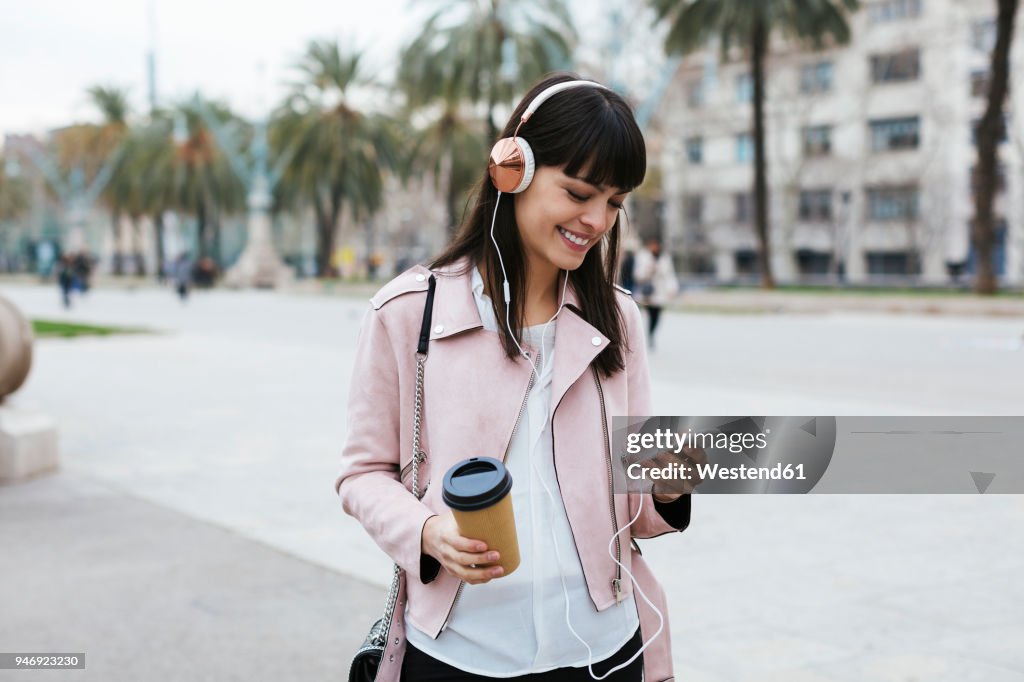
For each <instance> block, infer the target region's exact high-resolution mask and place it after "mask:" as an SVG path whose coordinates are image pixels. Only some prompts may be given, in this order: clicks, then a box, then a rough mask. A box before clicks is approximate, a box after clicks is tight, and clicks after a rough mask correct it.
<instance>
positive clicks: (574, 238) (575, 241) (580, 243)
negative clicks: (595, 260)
mask: <svg viewBox="0 0 1024 682" xmlns="http://www.w3.org/2000/svg"><path fill="white" fill-rule="evenodd" d="M558 232H559V233H560V234H561V235H562V236H563V237H565V238H566V239H568V240H569V241H571V242H572V243H573V244H576V245H577V246H586V245H587V244H589V243H590V241H591V240H589V239H583V238H582V237H577V236H576V235H575V234H573V233H572V232H570V231H569V230H567V229H565V228H564V227H559V228H558Z"/></svg>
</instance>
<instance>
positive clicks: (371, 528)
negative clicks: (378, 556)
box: [334, 307, 440, 582]
mask: <svg viewBox="0 0 1024 682" xmlns="http://www.w3.org/2000/svg"><path fill="white" fill-rule="evenodd" d="M410 352H413V349H410ZM398 367H399V364H398V360H397V358H396V357H395V346H394V345H393V344H392V342H391V339H390V338H389V335H388V330H387V327H386V326H385V324H384V321H383V319H382V317H381V312H380V311H379V310H375V309H373V308H372V307H371V308H370V310H369V311H368V312H367V313H366V316H365V317H364V318H363V322H362V326H361V327H360V330H359V340H358V342H357V346H356V357H355V368H354V370H353V372H352V383H351V386H350V388H349V398H348V429H347V436H346V439H345V445H344V448H343V449H342V453H341V470H340V472H339V474H338V478H337V480H336V481H335V484H334V488H335V491H336V492H337V493H338V495H339V497H340V498H341V505H342V508H344V510H345V512H346V513H348V514H350V515H351V516H353V517H355V518H356V520H358V521H359V523H361V524H362V526H363V528H364V529H366V532H367V533H368V534H369V535H370V537H371V538H373V541H374V542H376V543H377V545H378V546H379V547H380V548H381V549H382V550H384V552H386V553H387V554H388V556H390V557H391V558H392V559H393V560H394V561H395V563H397V564H398V565H399V566H401V567H402V568H403V569H405V571H406V575H407V576H408V577H410V578H413V577H415V578H417V579H419V580H421V581H423V582H430V581H431V580H433V579H434V577H435V576H436V575H437V572H438V569H439V568H440V565H439V564H438V563H437V562H436V561H435V560H434V559H433V558H432V557H429V556H426V555H421V552H420V547H421V535H422V532H423V524H424V523H426V521H427V519H428V518H430V517H431V516H433V515H434V512H433V511H432V510H431V509H430V508H429V507H427V506H426V505H424V504H423V503H422V502H420V501H419V500H417V499H416V497H415V496H413V494H412V493H411V492H410V491H409V490H408V489H406V487H405V486H404V485H403V484H402V483H401V481H400V480H399V471H400V457H399V454H400V452H401V448H402V443H401V419H402V409H401V401H402V394H401V390H400V388H401V387H400V383H399V379H400V377H399V371H398ZM411 447H412V446H411V444H410V446H409V448H410V450H411Z"/></svg>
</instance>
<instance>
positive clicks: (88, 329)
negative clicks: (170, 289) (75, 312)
mask: <svg viewBox="0 0 1024 682" xmlns="http://www.w3.org/2000/svg"><path fill="white" fill-rule="evenodd" d="M32 331H33V332H35V335H36V337H37V338H48V337H58V338H71V337H74V336H111V335H113V334H150V333H152V332H150V331H149V330H148V329H139V328H135V327H101V326H99V325H92V324H75V323H73V322H55V321H53V320H32Z"/></svg>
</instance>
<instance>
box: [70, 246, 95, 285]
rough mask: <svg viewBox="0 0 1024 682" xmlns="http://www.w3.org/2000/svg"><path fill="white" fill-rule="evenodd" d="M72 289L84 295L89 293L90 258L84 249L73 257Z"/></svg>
mask: <svg viewBox="0 0 1024 682" xmlns="http://www.w3.org/2000/svg"><path fill="white" fill-rule="evenodd" d="M73 269H74V288H75V289H77V290H78V291H80V292H81V293H83V294H85V293H86V292H88V291H89V280H90V277H91V276H92V258H91V257H90V256H89V252H88V251H87V250H86V249H82V250H81V251H79V252H78V253H76V254H75V255H74V260H73Z"/></svg>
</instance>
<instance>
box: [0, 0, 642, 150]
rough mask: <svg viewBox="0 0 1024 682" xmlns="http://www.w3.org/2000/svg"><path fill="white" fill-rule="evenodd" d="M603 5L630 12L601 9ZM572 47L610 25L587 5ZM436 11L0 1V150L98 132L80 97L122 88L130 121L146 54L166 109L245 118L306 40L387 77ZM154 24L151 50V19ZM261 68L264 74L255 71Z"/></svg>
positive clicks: (404, 0) (427, 5)
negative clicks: (209, 110) (218, 111)
mask: <svg viewBox="0 0 1024 682" xmlns="http://www.w3.org/2000/svg"><path fill="white" fill-rule="evenodd" d="M603 1H605V2H606V4H607V2H615V1H619V2H620V4H623V3H626V2H628V0H603ZM570 4H571V6H572V7H573V10H574V15H575V17H576V21H577V27H578V29H579V30H580V33H581V39H582V40H583V41H584V42H586V43H588V44H590V45H594V44H596V43H597V42H599V40H600V39H599V37H598V36H596V35H595V33H597V32H600V31H601V30H602V28H601V27H602V25H604V26H607V24H608V22H607V21H606V20H605V21H603V23H602V22H601V21H598V20H597V19H596V18H595V17H593V16H589V15H593V13H594V12H593V9H592V8H593V7H595V5H596V4H597V3H596V2H595V0H590V2H586V1H585V0H571V3H570ZM436 5H437V3H436V2H434V3H432V2H416V1H415V0H358V1H356V0H334V1H333V2H330V1H327V0H286V2H252V1H251V0H249V1H248V2H246V1H243V0H173V1H171V0H91V1H90V2H72V1H69V0H31V1H29V2H26V1H25V0H0V140H2V137H3V135H4V134H5V133H28V132H32V133H41V132H43V131H45V130H47V129H49V128H53V127H57V126H61V125H66V124H68V123H71V122H78V121H90V120H91V121H95V120H98V113H97V112H96V111H95V110H94V108H93V107H92V106H91V105H90V103H89V101H88V98H87V96H86V94H85V91H86V89H87V88H88V87H90V86H92V85H113V86H118V87H126V88H128V91H129V98H130V102H131V104H132V106H133V108H134V110H135V111H145V110H146V109H148V104H147V80H146V53H147V51H148V49H149V45H150V44H151V42H152V43H153V44H155V45H156V48H157V89H158V95H159V97H160V98H161V100H163V101H164V102H173V101H175V100H179V99H184V98H186V97H188V96H190V95H191V94H192V93H193V92H195V91H196V90H199V91H201V92H202V93H203V94H204V95H205V96H206V97H208V98H212V99H221V100H226V101H227V102H228V103H229V104H230V105H231V106H232V107H234V108H235V109H236V110H237V111H238V112H239V113H241V114H243V115H246V116H250V117H251V116H254V115H256V114H258V113H259V112H260V111H261V110H265V109H266V108H268V107H269V106H271V105H273V104H274V103H275V102H277V101H278V100H279V99H280V97H281V96H282V95H283V93H284V92H285V91H286V89H287V83H288V82H289V80H290V79H291V78H292V77H293V75H292V74H293V69H292V68H291V67H292V65H293V64H294V63H295V61H296V59H297V58H298V57H299V56H300V55H301V53H302V51H303V50H304V48H305V46H306V44H307V43H308V42H309V41H310V40H312V39H324V38H327V39H335V38H336V39H338V40H339V41H340V42H341V43H342V45H343V46H344V45H353V46H355V47H358V48H361V49H363V50H365V51H366V53H367V61H368V62H369V66H370V68H371V72H372V73H380V74H388V73H389V72H390V71H391V70H393V68H394V64H395V61H396V55H397V52H398V50H399V48H400V46H401V45H403V44H404V43H406V42H407V41H408V40H410V39H411V38H412V36H414V35H415V34H416V33H417V30H418V28H419V26H420V25H421V22H422V20H423V19H424V18H425V17H426V16H427V15H428V14H429V11H430V9H431V8H432V7H435V6H436ZM151 13H152V14H154V15H155V17H156V22H155V24H156V27H157V28H156V32H155V39H153V40H151V34H152V33H153V32H152V31H151V29H150V24H151V22H150V21H149V16H150V14H151ZM261 65H262V66H261Z"/></svg>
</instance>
